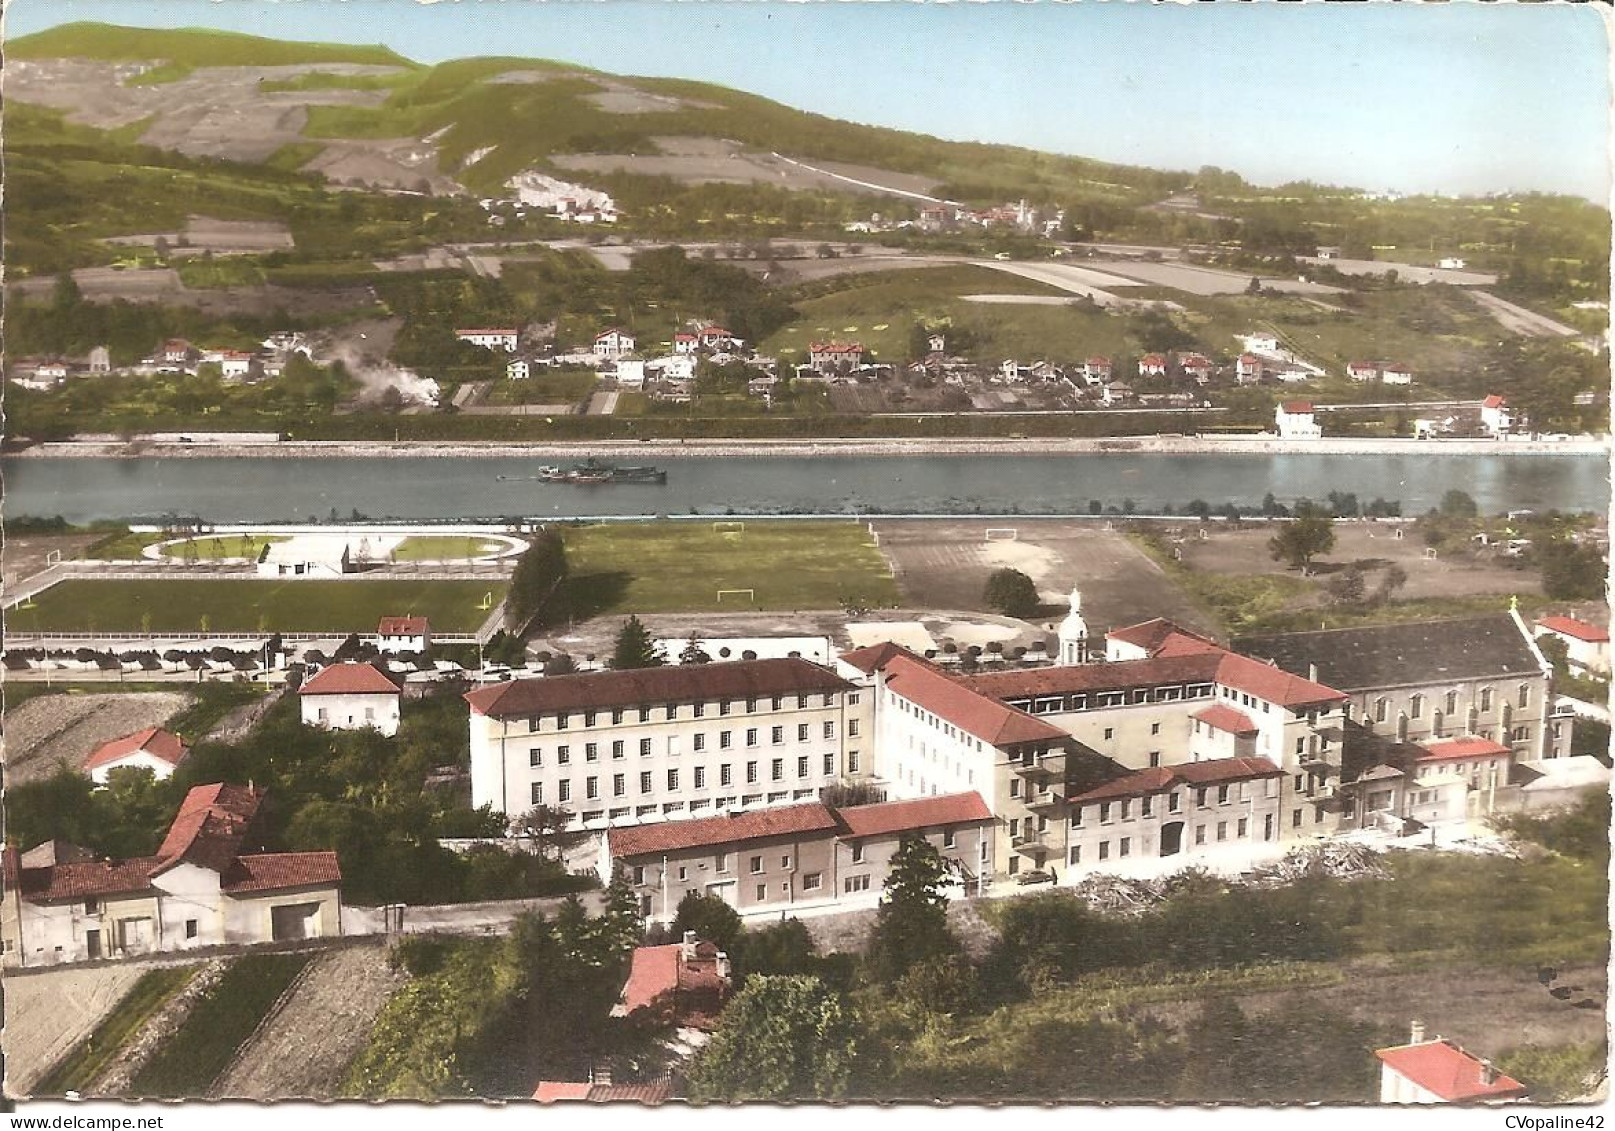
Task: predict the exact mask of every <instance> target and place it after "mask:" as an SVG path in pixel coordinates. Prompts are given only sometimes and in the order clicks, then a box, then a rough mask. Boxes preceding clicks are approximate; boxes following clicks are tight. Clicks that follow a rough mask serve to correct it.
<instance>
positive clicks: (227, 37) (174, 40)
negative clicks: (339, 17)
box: [6, 22, 418, 68]
mask: <svg viewBox="0 0 1615 1131" xmlns="http://www.w3.org/2000/svg"><path fill="white" fill-rule="evenodd" d="M6 55H7V57H8V58H10V59H14V60H15V59H100V60H103V61H106V62H117V61H137V60H153V61H161V62H167V63H173V64H175V65H178V66H186V67H278V66H288V65H293V64H297V63H359V64H365V65H371V66H386V67H408V68H414V67H416V66H418V64H416V63H412V62H410V61H409V60H408V59H406V58H404V57H403V56H402V55H399V54H398V53H397V52H395V51H393V50H392V49H390V48H387V47H382V46H380V45H379V44H377V45H374V46H365V45H358V44H346V43H300V42H294V41H289V40H282V39H266V38H264V37H262V36H257V35H246V34H243V33H241V32H233V31H215V30H213V29H211V28H178V29H175V30H166V29H160V28H138V27H119V26H115V25H113V24H101V23H92V22H80V23H71V24H59V25H57V26H56V27H52V28H47V29H46V30H44V31H40V32H35V33H34V34H32V35H22V36H18V37H16V38H15V39H13V40H11V41H10V42H9V43H7V44H6Z"/></svg>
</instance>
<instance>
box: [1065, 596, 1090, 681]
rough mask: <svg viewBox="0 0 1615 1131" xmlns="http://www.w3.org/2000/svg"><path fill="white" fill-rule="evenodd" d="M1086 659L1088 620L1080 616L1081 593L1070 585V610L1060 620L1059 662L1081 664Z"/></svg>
mask: <svg viewBox="0 0 1615 1131" xmlns="http://www.w3.org/2000/svg"><path fill="white" fill-rule="evenodd" d="M1087 659H1088V622H1087V621H1086V620H1084V619H1083V616H1082V593H1081V592H1080V591H1079V590H1078V589H1077V587H1076V586H1075V585H1073V586H1072V587H1071V611H1070V612H1069V613H1067V614H1066V616H1065V620H1063V621H1061V622H1060V663H1062V664H1081V663H1085V662H1086V661H1087Z"/></svg>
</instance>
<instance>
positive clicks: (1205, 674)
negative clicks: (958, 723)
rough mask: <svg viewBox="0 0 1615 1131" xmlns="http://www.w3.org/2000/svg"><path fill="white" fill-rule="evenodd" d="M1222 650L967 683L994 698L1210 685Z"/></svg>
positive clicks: (1025, 672)
mask: <svg viewBox="0 0 1615 1131" xmlns="http://www.w3.org/2000/svg"><path fill="white" fill-rule="evenodd" d="M1222 655H1223V654H1222V652H1221V651H1220V650H1213V651H1206V652H1202V653H1198V654H1189V655H1181V656H1153V657H1150V658H1148V659H1143V660H1118V661H1116V662H1115V663H1109V664H1072V665H1060V666H1058V667H1052V668H1025V669H1023V670H1021V671H1008V672H991V673H988V674H986V675H978V676H972V677H970V678H969V679H968V680H966V682H967V683H968V684H969V686H970V687H972V688H974V689H975V690H976V691H979V692H980V693H981V694H983V695H990V696H992V697H993V698H995V699H1023V698H1032V697H1034V696H1038V695H1070V694H1073V693H1076V692H1090V691H1126V690H1130V689H1132V688H1142V687H1157V686H1160V685H1162V684H1175V683H1210V682H1212V681H1213V680H1214V679H1215V677H1216V674H1217V666H1218V664H1219V663H1220V662H1221V660H1222Z"/></svg>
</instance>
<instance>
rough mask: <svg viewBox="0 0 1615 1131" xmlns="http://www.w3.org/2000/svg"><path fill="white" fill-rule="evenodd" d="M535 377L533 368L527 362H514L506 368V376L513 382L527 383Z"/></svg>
mask: <svg viewBox="0 0 1615 1131" xmlns="http://www.w3.org/2000/svg"><path fill="white" fill-rule="evenodd" d="M532 375H533V367H532V365H531V364H529V363H528V362H525V361H513V362H511V363H510V364H509V365H507V366H505V376H506V377H509V378H510V379H511V380H512V381H525V380H527V379H528V378H529V377H531V376H532Z"/></svg>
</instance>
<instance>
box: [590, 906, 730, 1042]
mask: <svg viewBox="0 0 1615 1131" xmlns="http://www.w3.org/2000/svg"><path fill="white" fill-rule="evenodd" d="M729 989H730V967H729V956H728V955H727V954H725V953H724V952H723V951H721V950H719V949H718V947H717V944H715V943H710V942H707V941H705V940H703V939H698V938H697V937H696V935H695V932H694V931H685V932H684V938H683V939H682V940H681V941H679V942H676V943H668V944H666V945H664V946H640V947H635V948H634V953H633V954H632V955H631V956H630V957H629V965H628V978H627V980H626V981H625V982H624V983H623V987H622V994H621V996H620V997H619V998H618V999H617V1004H616V1005H615V1006H614V1007H612V1010H611V1015H612V1016H613V1017H640V1018H644V1019H647V1020H651V1021H653V1022H655V1023H659V1024H663V1025H670V1026H672V1027H674V1028H676V1029H693V1030H696V1031H697V1032H704V1033H710V1032H712V1030H713V1029H715V1028H717V1024H718V1014H719V1013H721V1012H722V1011H723V1006H724V1002H725V1001H727V1000H728V998H729Z"/></svg>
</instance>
